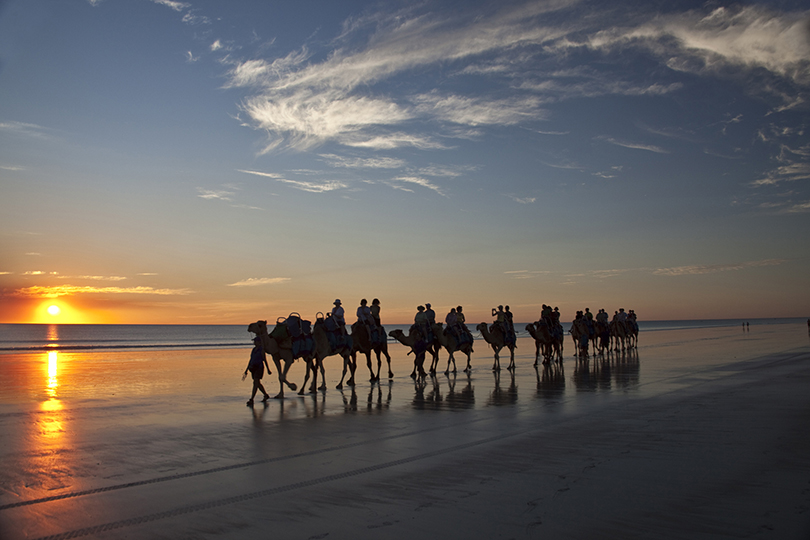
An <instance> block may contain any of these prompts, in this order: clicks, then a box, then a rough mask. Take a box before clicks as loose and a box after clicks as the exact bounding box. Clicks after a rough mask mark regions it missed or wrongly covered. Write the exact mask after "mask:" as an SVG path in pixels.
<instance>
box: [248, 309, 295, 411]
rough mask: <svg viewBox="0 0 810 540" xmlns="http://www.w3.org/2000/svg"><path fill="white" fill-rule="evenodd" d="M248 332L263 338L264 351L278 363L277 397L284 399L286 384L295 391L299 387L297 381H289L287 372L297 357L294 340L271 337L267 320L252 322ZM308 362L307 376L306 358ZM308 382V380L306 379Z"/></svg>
mask: <svg viewBox="0 0 810 540" xmlns="http://www.w3.org/2000/svg"><path fill="white" fill-rule="evenodd" d="M248 332H253V333H254V334H256V335H257V336H258V337H259V338H260V339H261V340H262V347H263V348H264V352H266V353H269V354H270V356H271V357H272V358H273V363H274V364H275V365H276V373H278V384H279V386H280V387H281V390H280V391H279V393H278V394H277V395H276V396H275V398H276V399H282V398H283V397H284V385H285V384H286V385H287V387H289V389H290V390H292V391H293V392H295V390H296V388H298V387H297V386H296V385H295V383H291V382H288V381H287V372H288V371H290V366H292V364H293V362H294V361H295V358H293V354H292V341H291V340H290V339H289V338H288V339H285V340H283V341H282V342H281V343H279V342H278V341H276V340H275V339H274V338H272V337H270V334H268V333H267V321H256V322H255V323H250V325H249V326H248ZM282 360H283V361H284V369H283V370H282V369H281V361H282ZM305 361H306V362H307V367H308V368H307V376H309V360H308V359H305ZM304 383H305V384H306V381H304Z"/></svg>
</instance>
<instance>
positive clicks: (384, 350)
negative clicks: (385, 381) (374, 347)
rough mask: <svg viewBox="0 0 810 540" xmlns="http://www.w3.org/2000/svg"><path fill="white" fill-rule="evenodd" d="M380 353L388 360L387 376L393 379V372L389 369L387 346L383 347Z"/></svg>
mask: <svg viewBox="0 0 810 540" xmlns="http://www.w3.org/2000/svg"><path fill="white" fill-rule="evenodd" d="M382 353H383V354H384V355H385V361H386V362H388V378H389V379H393V378H394V372H393V371H391V356H390V355H389V354H388V347H387V346H386V347H385V348H384V349H382Z"/></svg>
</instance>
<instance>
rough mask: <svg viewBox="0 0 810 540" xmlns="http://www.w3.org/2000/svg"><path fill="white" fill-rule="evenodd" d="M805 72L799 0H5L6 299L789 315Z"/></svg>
mask: <svg viewBox="0 0 810 540" xmlns="http://www.w3.org/2000/svg"><path fill="white" fill-rule="evenodd" d="M808 98H810V10H808V9H807V5H806V4H805V3H804V2H799V1H773V2H739V3H731V2H718V1H713V2H706V3H704V2H687V1H668V2H660V1H649V0H644V1H637V2H633V1H626V0H623V1H616V2H609V3H608V2H589V1H575V0H541V1H502V0H501V1H498V2H482V1H475V0H464V1H460V0H436V1H433V0H426V1H423V2H411V1H391V0H383V1H380V2H377V1H373V2H372V1H360V0H356V1H341V2H335V1H333V0H299V1H295V2H292V1H263V0H262V1H258V0H252V1H251V0H228V1H224V0H218V1H215V0H189V1H187V2H186V1H183V2H180V1H171V0H37V1H30V0H29V1H26V0H5V1H0V322H3V323H46V322H61V323H131V324H135V323H138V324H140V323H144V324H174V323H176V324H242V323H244V324H247V323H249V322H251V321H255V320H258V319H266V320H271V321H272V320H276V319H277V318H278V317H283V316H286V315H288V314H289V313H291V312H298V313H300V314H301V315H302V316H304V317H305V318H309V319H313V318H314V317H315V315H316V313H317V312H328V311H329V310H330V309H331V308H332V305H333V302H334V300H335V299H337V298H339V299H341V300H342V302H343V304H344V307H345V308H346V311H347V314H348V315H349V316H348V319H349V320H350V321H351V320H354V311H355V309H356V307H357V306H358V305H359V301H360V299H361V298H366V299H368V300H369V302H370V301H371V300H372V299H373V298H379V299H380V302H381V307H382V320H383V323H392V324H403V323H407V322H409V321H411V320H412V319H413V315H414V314H415V312H416V307H417V306H418V305H420V304H425V303H427V302H430V303H432V305H433V309H435V310H436V312H437V314H438V315H439V318H440V319H443V318H444V315H445V314H446V313H447V311H448V310H449V308H450V307H453V306H457V305H463V306H464V311H465V313H466V314H467V321H468V323H477V322H481V321H484V320H487V321H488V320H492V318H491V309H492V308H493V307H496V306H498V305H500V304H503V305H509V306H510V307H511V310H512V311H513V312H514V314H515V319H516V320H518V321H527V322H528V321H533V320H536V319H538V318H539V314H540V311H541V307H542V304H550V305H552V306H558V307H559V308H560V311H561V312H562V317H563V319H564V320H570V319H573V317H574V314H575V312H576V310H582V309H584V308H586V307H588V308H590V309H591V311H593V312H596V311H597V310H598V309H606V310H607V311H608V312H609V313H613V312H614V311H615V310H617V309H619V308H620V307H622V308H625V309H634V310H635V311H636V312H637V313H638V316H639V319H641V320H644V319H647V320H667V319H694V318H700V319H705V318H759V317H806V316H808V315H810V241H808V239H810V131H809V130H810V126H808V123H809V122H810V104H809V103H808ZM50 306H57V307H58V308H59V312H58V313H57V314H50V313H49V312H48V311H47V309H48V308H49V307H50ZM52 312H53V313H56V309H52Z"/></svg>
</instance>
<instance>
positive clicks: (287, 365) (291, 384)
mask: <svg viewBox="0 0 810 540" xmlns="http://www.w3.org/2000/svg"><path fill="white" fill-rule="evenodd" d="M293 362H295V359H292V360H290V361H289V362H285V363H284V384H286V385H287V388H289V389H290V390H292V391H293V392H295V391H296V390H298V386H297V385H296V384H295V383H294V382H290V381H288V380H287V372H288V371H290V368H291V367H292V365H293Z"/></svg>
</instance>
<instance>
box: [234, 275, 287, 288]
mask: <svg viewBox="0 0 810 540" xmlns="http://www.w3.org/2000/svg"><path fill="white" fill-rule="evenodd" d="M291 279H292V278H287V277H274V278H248V279H243V280H242V281H237V282H236V283H230V284H228V287H258V286H259V285H278V284H279V283H286V282H287V281H290V280H291Z"/></svg>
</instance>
